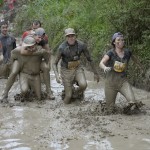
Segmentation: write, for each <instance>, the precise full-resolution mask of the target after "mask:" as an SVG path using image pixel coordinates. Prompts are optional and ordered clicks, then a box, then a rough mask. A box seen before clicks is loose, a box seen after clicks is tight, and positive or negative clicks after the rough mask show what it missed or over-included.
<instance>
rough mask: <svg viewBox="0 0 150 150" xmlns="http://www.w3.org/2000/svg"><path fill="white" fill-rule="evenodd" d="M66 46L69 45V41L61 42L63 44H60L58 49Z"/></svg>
mask: <svg viewBox="0 0 150 150" xmlns="http://www.w3.org/2000/svg"><path fill="white" fill-rule="evenodd" d="M66 46H68V45H67V42H66V41H64V42H63V43H61V44H60V45H59V48H58V49H59V50H60V49H64V48H66Z"/></svg>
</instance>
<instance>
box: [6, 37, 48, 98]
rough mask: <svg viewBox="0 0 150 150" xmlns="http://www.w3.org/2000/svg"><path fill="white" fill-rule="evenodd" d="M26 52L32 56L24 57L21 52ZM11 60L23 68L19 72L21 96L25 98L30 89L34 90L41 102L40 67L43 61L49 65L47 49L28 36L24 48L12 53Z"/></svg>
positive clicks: (18, 48)
mask: <svg viewBox="0 0 150 150" xmlns="http://www.w3.org/2000/svg"><path fill="white" fill-rule="evenodd" d="M24 50H26V51H27V53H29V54H32V55H22V54H21V52H22V51H24ZM11 59H12V61H14V60H18V62H19V64H20V66H21V70H20V72H19V82H20V88H21V95H22V96H25V95H26V94H27V92H28V91H29V89H32V90H33V91H34V92H35V94H36V96H37V98H38V100H41V81H40V65H41V62H42V59H44V60H45V61H46V62H47V63H48V61H49V53H48V52H47V51H46V50H45V49H42V48H41V47H38V46H37V45H36V41H35V39H34V38H33V37H31V36H27V37H26V38H25V39H24V41H23V44H22V46H20V47H17V48H16V49H14V50H13V51H12V52H11ZM13 71H14V70H12V72H11V73H13ZM6 84H7V83H6ZM3 101H7V99H3Z"/></svg>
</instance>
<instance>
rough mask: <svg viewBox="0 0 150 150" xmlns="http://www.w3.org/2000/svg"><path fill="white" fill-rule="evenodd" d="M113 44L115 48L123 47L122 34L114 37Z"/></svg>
mask: <svg viewBox="0 0 150 150" xmlns="http://www.w3.org/2000/svg"><path fill="white" fill-rule="evenodd" d="M114 45H115V47H116V48H123V47H124V38H123V36H119V37H117V38H116V39H115V42H114Z"/></svg>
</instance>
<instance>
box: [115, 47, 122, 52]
mask: <svg viewBox="0 0 150 150" xmlns="http://www.w3.org/2000/svg"><path fill="white" fill-rule="evenodd" d="M115 51H116V52H122V51H123V48H118V47H116V48H115Z"/></svg>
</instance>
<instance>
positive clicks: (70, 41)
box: [66, 34, 76, 45]
mask: <svg viewBox="0 0 150 150" xmlns="http://www.w3.org/2000/svg"><path fill="white" fill-rule="evenodd" d="M66 39H67V42H68V44H69V45H74V44H75V41H76V36H75V35H74V34H70V35H67V36H66Z"/></svg>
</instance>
